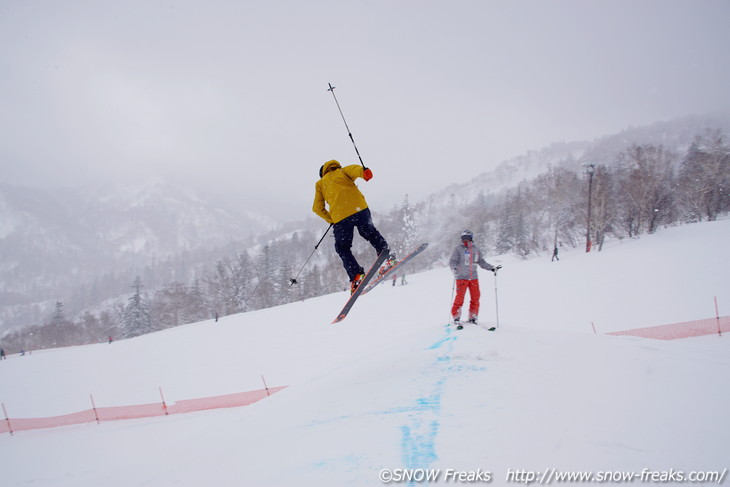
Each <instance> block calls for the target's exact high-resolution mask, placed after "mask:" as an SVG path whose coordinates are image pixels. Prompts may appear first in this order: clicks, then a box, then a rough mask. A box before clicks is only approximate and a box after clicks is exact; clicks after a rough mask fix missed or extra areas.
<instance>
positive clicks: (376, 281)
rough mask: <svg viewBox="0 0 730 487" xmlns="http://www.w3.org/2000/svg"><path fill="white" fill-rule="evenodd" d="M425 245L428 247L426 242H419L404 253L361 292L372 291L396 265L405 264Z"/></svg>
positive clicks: (424, 247)
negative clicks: (417, 245) (412, 249)
mask: <svg viewBox="0 0 730 487" xmlns="http://www.w3.org/2000/svg"><path fill="white" fill-rule="evenodd" d="M426 247H428V243H424V244H421V246H420V247H418V248H417V249H416V250H414V251H413V252H411V253H410V254H408V255H406V256H405V257H403V258H402V259H401V260H400V261H398V263H396V264H395V265H394V266H393V267H391V268H390V269H388V270H387V271H385V272H383V273H382V274H381V275H379V276H378V277H376V278H375V279H373V280H372V282H371V283H370V284H368V286H367V287H366V288H365V289H364V290H363V292H362V293H363V294H367V293H369V292H370V291H372V290H373V288H375V287H376V286H377V285H378V284H380V283H381V282H383V281H385V280H386V279H387V278H388V276H390V275H392V274H393V272H394V271H395V270H396V269H398V267H400V266H401V265H403V264H405V263H406V262H408V261H409V260H411V259H412V258H414V257H415V256H417V255H418V254H420V253H421V252H423V251H424V250H426Z"/></svg>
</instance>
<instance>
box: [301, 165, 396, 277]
mask: <svg viewBox="0 0 730 487" xmlns="http://www.w3.org/2000/svg"><path fill="white" fill-rule="evenodd" d="M319 176H320V179H319V181H317V183H316V184H315V186H314V205H313V206H312V210H313V211H314V212H315V213H316V214H317V215H319V216H320V217H322V219H324V221H326V222H327V223H331V224H332V225H333V226H332V229H333V231H334V234H335V251H337V254H338V255H339V256H340V258H341V259H342V264H343V265H344V267H345V271H347V276H348V277H349V278H350V290H351V292H354V291H355V289H357V286H359V285H360V282H361V281H362V279H363V277H364V276H365V270H364V269H363V268H362V266H361V265H360V264H359V263H358V262H357V259H355V256H354V255H352V239H353V236H354V233H355V228H357V231H358V233H360V235H361V236H362V237H363V238H364V239H365V240H367V241H368V242H370V244H371V245H372V246H373V248H375V251H376V252H377V253H378V254H380V253H381V252H382V251H383V250H386V249H388V242H386V241H385V238H383V236H382V235H381V234H380V232H378V230H377V229H376V228H375V225H373V219H372V216H371V215H370V209H369V208H368V204H367V202H366V201H365V197H364V196H363V194H362V193H361V192H360V189H358V187H357V186H356V185H355V180H356V179H357V178H363V179H364V180H365V181H370V179H371V178H372V177H373V172H372V171H371V170H370V169H368V168H365V167H363V166H359V165H357V164H353V165H350V166H345V167H342V166H341V165H340V163H339V162H337V161H335V160H332V161H328V162H325V163H324V165H323V166H322V167H321V168H319ZM325 203H326V204H327V205H328V206H329V210H328V209H327V207H326V205H325Z"/></svg>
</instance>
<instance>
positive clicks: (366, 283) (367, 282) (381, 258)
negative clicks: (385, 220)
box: [332, 243, 428, 323]
mask: <svg viewBox="0 0 730 487" xmlns="http://www.w3.org/2000/svg"><path fill="white" fill-rule="evenodd" d="M426 247H428V244H427V243H424V244H421V246H420V247H418V248H417V249H416V250H414V251H413V252H411V253H410V254H408V255H406V256H405V257H404V258H403V259H401V260H400V261H398V262H397V263H396V264H395V265H394V266H392V267H391V268H390V269H388V270H386V271H385V272H383V273H382V274H380V275H379V276H377V277H375V275H376V274H377V273H378V270H379V269H380V266H381V265H383V263H384V262H385V261H386V260H387V259H388V255H389V254H390V251H389V250H388V249H386V250H384V251H382V252H380V254H379V255H378V258H377V259H375V263H374V264H373V265H372V267H370V269H369V270H368V272H367V273H366V274H365V277H364V278H363V280H362V282H361V283H360V285H359V286H358V287H357V289H355V292H354V293H352V295H351V296H350V299H348V300H347V303H345V306H344V307H343V308H342V311H340V313H339V314H338V315H337V318H335V320H334V321H333V322H332V323H339V322H340V321H342V320H344V319H345V318H346V317H347V313H349V312H350V310H351V309H352V306H353V305H354V304H355V301H357V298H359V297H360V296H361V295H363V294H366V293H368V292H369V291H370V290H371V289H373V288H374V287H375V286H377V285H378V284H380V283H381V282H383V281H385V280H386V279H387V278H388V276H390V275H392V274H393V272H395V271H396V270H397V269H398V268H399V267H400V266H402V265H403V264H405V263H406V262H408V261H409V260H411V259H412V258H414V257H415V256H417V255H418V254H420V253H421V252H423V251H424V250H426ZM373 278H375V279H374V280H373ZM371 281H372V282H371Z"/></svg>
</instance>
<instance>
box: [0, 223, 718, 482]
mask: <svg viewBox="0 0 730 487" xmlns="http://www.w3.org/2000/svg"><path fill="white" fill-rule="evenodd" d="M478 237H479V236H478V235H477V236H476V240H477V242H478ZM454 243H455V245H456V244H457V243H458V242H456V241H455V242H454ZM729 248H730V220H723V221H718V222H710V223H701V224H695V225H686V226H682V227H677V228H670V229H662V230H661V231H659V232H658V233H656V234H654V235H649V236H644V237H642V238H641V239H638V240H624V241H621V242H619V241H616V242H611V243H609V244H607V245H606V247H605V248H604V250H603V251H602V252H600V253H599V252H592V253H590V254H586V253H584V252H583V251H581V249H562V250H561V253H560V261H559V262H551V261H550V256H549V255H548V256H543V257H540V258H535V259H529V260H521V259H518V258H516V257H513V256H492V257H489V256H488V257H487V260H488V261H489V262H490V263H492V264H494V265H496V264H501V265H503V269H502V270H501V271H500V273H499V275H498V276H496V278H495V277H494V276H493V275H492V273H490V272H486V271H482V272H481V273H480V282H481V290H482V299H481V304H482V311H481V322H482V324H496V321H497V316H496V313H495V304H496V303H498V305H499V308H498V309H499V328H498V329H497V331H495V332H489V331H486V330H485V329H483V328H481V327H476V326H473V325H470V326H467V327H466V328H465V329H464V330H460V331H457V330H455V329H454V328H453V327H451V326H448V319H449V309H450V304H451V299H452V295H453V294H452V293H453V279H452V277H451V274H450V272H449V270H448V269H447V268H445V267H444V268H437V269H433V270H431V271H428V272H423V273H419V274H414V275H408V276H407V281H408V284H407V285H400V280H399V281H398V283H397V284H398V285H395V286H393V285H392V282H391V281H387V282H386V283H384V284H382V285H380V286H379V287H378V288H376V289H375V290H373V291H372V292H370V293H368V294H367V295H366V296H363V297H362V298H361V299H360V301H358V303H357V304H356V306H355V308H354V309H353V311H352V312H351V313H350V316H349V317H348V318H347V319H346V320H345V321H344V322H342V323H340V324H337V325H332V324H331V321H332V320H333V319H334V318H335V316H336V314H337V312H338V311H339V309H340V308H341V307H342V305H343V304H344V301H345V300H346V297H347V295H346V294H345V293H344V292H342V293H336V294H332V295H328V296H323V297H320V298H315V299H309V300H306V301H302V302H297V303H293V304H290V305H286V306H281V307H277V308H271V309H266V310H261V311H256V312H252V313H246V314H240V315H235V316H228V317H224V318H222V319H220V321H219V322H217V323H215V322H213V321H206V322H202V323H196V324H192V325H187V326H182V327H179V328H175V329H169V330H166V331H163V332H159V333H154V334H150V335H146V336H141V337H137V338H134V339H130V340H124V341H116V342H114V343H111V344H106V343H105V344H99V345H89V346H82V347H70V348H65V349H56V350H46V351H35V352H33V353H32V354H26V355H25V356H22V357H21V356H18V355H12V356H10V357H9V358H8V360H5V361H2V362H0V401H2V402H3V403H4V404H5V406H6V407H7V410H8V415H9V416H10V417H11V418H13V417H16V418H20V417H43V416H52V415H60V414H66V413H72V412H76V411H81V410H85V409H88V408H89V395H90V394H93V396H94V399H95V401H96V405H97V406H99V407H102V406H120V405H130V404H145V403H150V402H155V401H157V400H159V389H160V388H162V390H164V394H165V399H166V400H167V402H168V403H173V402H175V401H176V400H182V399H189V398H196V397H205V396H213V395H219V394H229V393H233V392H241V391H246V390H252V389H260V388H262V387H263V384H262V376H263V377H264V378H265V380H266V382H267V384H268V385H269V386H288V387H287V388H286V389H284V390H283V391H281V392H278V393H276V394H274V395H272V396H271V397H269V398H266V399H263V400H262V401H260V402H257V403H255V404H253V405H250V406H245V407H237V408H230V409H219V410H212V411H205V412H196V413H188V414H179V415H174V416H168V417H154V418H147V419H137V420H125V421H114V422H102V423H101V424H96V423H95V422H93V423H88V424H82V425H76V426H67V427H61V428H55V429H44V430H32V431H20V432H16V433H15V435H13V436H11V435H9V434H4V435H2V436H0V462H1V467H0V478H1V479H2V485H8V486H22V485H41V486H44V487H72V486H73V487H92V486H93V487H97V486H102V485H103V486H105V487H116V486H119V487H122V486H123V487H131V486H143V485H144V486H148V485H149V486H201V485H216V486H240V485H252V486H253V485H258V486H293V485H300V486H342V485H347V486H376V485H384V483H385V482H387V481H393V482H394V483H397V484H401V485H421V484H427V483H430V484H433V485H436V484H441V483H443V484H473V483H485V482H487V481H488V482H489V483H491V484H492V485H508V484H511V483H517V484H519V483H528V481H530V482H532V481H534V482H535V483H538V482H539V481H543V483H547V478H548V477H549V478H550V479H551V480H553V479H555V478H556V477H555V476H556V475H558V474H559V473H561V472H587V473H590V474H594V475H599V474H604V475H605V474H611V475H614V477H609V478H610V480H611V481H616V479H617V478H618V477H616V476H615V475H618V474H622V473H627V474H631V473H634V474H636V475H637V477H636V478H635V479H634V480H636V481H639V479H640V478H639V477H638V475H643V474H644V473H645V472H649V473H646V474H645V475H646V476H647V477H646V478H651V477H650V475H652V474H654V473H656V477H655V479H656V480H653V481H656V482H657V483H658V482H659V481H660V480H661V478H662V477H661V475H665V476H666V475H670V474H671V475H675V477H674V478H675V479H676V478H677V477H676V475H677V473H678V472H682V473H683V474H689V473H690V472H708V471H709V472H718V473H719V474H720V475H724V476H723V479H726V477H727V476H728V473H727V471H726V470H725V469H727V468H728V467H730V460H728V458H730V457H729V456H728V452H730V436H729V435H728V434H727V433H728V431H730V415H728V412H729V411H730V390H729V389H728V375H729V374H730V353H729V352H730V342H729V340H730V337H728V336H718V335H713V336H705V337H698V338H691V339H683V340H675V341H659V340H649V339H642V338H635V337H615V336H606V335H605V333H608V332H610V331H618V330H625V329H630V328H637V327H642V326H652V325H660V324H668V323H676V322H681V321H687V320H693V319H702V318H710V317H713V316H714V314H715V307H714V298H715V297H717V300H718V303H719V306H720V314H721V315H727V314H728V310H729V309H730V279H729V276H730V252H728V249H729ZM343 275H344V273H343ZM593 326H595V327H596V330H597V331H598V334H595V333H594V331H593ZM538 473H539V474H540V475H546V477H545V478H543V477H538ZM424 475H430V476H432V477H433V478H434V480H432V481H431V482H428V481H426V480H424V479H423V476H424ZM595 478H596V477H594V479H595ZM665 478H668V477H665ZM571 483H572V484H574V485H579V484H580V482H578V481H574V482H571Z"/></svg>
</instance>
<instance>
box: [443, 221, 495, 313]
mask: <svg viewBox="0 0 730 487" xmlns="http://www.w3.org/2000/svg"><path fill="white" fill-rule="evenodd" d="M473 239H474V234H473V233H472V232H471V231H469V230H464V231H463V232H461V243H460V244H459V245H458V246H457V247H456V248H455V249H454V252H453V253H452V254H451V259H449V267H451V271H452V272H453V273H454V278H455V279H456V297H455V298H454V304H453V305H452V307H451V316H452V317H453V318H454V323H455V324H457V325H458V324H460V323H461V307H462V306H463V305H464V298H465V296H466V290H467V289H468V290H469V298H470V302H469V322H470V323H475V324H476V323H477V320H478V318H479V297H480V296H481V293H480V291H479V278H478V276H477V265H479V267H481V268H483V269H486V270H488V271H492V272H494V273H495V274H496V273H497V270H498V269H501V268H502V266H501V265H499V266H497V267H494V266H493V265H492V264H490V263H488V262H487V261H486V260H484V256H483V255H482V251H481V250H479V248H478V247H477V246H476V245H474V242H473Z"/></svg>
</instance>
